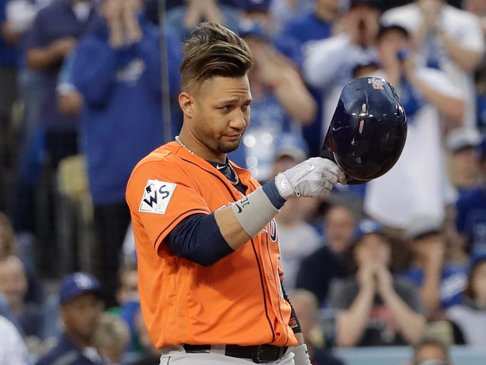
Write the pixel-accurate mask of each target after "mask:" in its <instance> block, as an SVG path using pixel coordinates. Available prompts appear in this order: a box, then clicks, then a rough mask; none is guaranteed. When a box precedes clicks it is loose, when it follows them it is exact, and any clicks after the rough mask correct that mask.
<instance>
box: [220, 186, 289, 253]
mask: <svg viewBox="0 0 486 365" xmlns="http://www.w3.org/2000/svg"><path fill="white" fill-rule="evenodd" d="M275 189H276V187H275V183H274V182H273V181H270V182H267V183H266V184H265V186H264V187H261V188H259V189H257V190H256V191H254V192H253V193H251V194H249V195H248V196H246V197H244V198H243V199H241V200H239V201H237V202H234V203H232V204H230V205H228V206H225V207H223V208H220V209H218V210H216V211H215V212H214V217H215V219H216V223H217V224H218V227H219V229H220V231H221V234H222V236H223V237H224V239H225V240H226V242H227V243H228V245H229V246H230V247H231V248H232V249H233V250H236V249H238V248H239V247H240V246H242V245H243V244H244V243H245V242H247V241H248V240H249V239H250V238H251V237H253V236H255V235H256V234H258V232H259V231H261V230H262V229H263V228H264V227H265V226H266V225H267V224H268V223H269V222H270V220H271V219H272V218H273V217H274V216H275V215H276V214H277V213H278V209H279V208H280V207H281V206H282V205H283V203H284V201H285V200H283V199H282V197H280V196H275V194H278V192H275Z"/></svg>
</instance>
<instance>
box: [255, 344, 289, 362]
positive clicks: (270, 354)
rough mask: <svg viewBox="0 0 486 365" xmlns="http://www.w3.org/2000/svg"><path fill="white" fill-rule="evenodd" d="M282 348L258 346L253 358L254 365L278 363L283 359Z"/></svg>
mask: <svg viewBox="0 0 486 365" xmlns="http://www.w3.org/2000/svg"><path fill="white" fill-rule="evenodd" d="M281 355H282V354H281V353H280V348H278V347H274V346H268V345H260V346H257V348H256V351H255V354H254V356H253V358H252V360H253V362H254V363H257V364H263V363H266V362H272V361H277V360H278V359H279V358H280V357H281Z"/></svg>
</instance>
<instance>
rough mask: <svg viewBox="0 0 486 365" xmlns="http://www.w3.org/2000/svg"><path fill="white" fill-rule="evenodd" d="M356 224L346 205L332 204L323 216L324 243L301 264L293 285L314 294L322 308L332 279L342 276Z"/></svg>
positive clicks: (344, 271) (351, 212) (352, 213)
mask: <svg viewBox="0 0 486 365" xmlns="http://www.w3.org/2000/svg"><path fill="white" fill-rule="evenodd" d="M355 227H356V217H355V214H354V212H353V211H352V210H351V209H350V208H349V207H347V206H346V205H340V204H336V205H332V206H331V207H330V208H329V210H328V211H327V213H326V215H325V218H324V232H325V241H324V242H325V245H323V246H322V247H320V248H318V249H317V250H316V251H315V252H314V253H312V254H311V255H310V256H308V257H306V258H305V259H304V260H303V261H302V263H301V265H300V268H299V271H298V274H297V282H296V287H297V288H302V289H307V290H308V291H310V292H311V293H313V294H314V295H315V296H316V298H317V299H318V301H319V306H321V307H322V306H324V305H325V304H326V301H327V296H328V292H329V287H330V283H331V281H332V280H333V279H336V278H343V277H344V276H345V273H346V264H345V253H346V252H347V250H348V248H349V245H350V243H351V239H352V237H353V233H354V229H355Z"/></svg>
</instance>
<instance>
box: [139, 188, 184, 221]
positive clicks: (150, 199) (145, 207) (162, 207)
mask: <svg viewBox="0 0 486 365" xmlns="http://www.w3.org/2000/svg"><path fill="white" fill-rule="evenodd" d="M176 186H177V185H176V184H174V183H168V182H164V181H159V180H148V181H147V184H146V185H145V188H144V191H143V196H142V201H141V202H140V208H139V211H140V212H142V213H155V214H164V213H165V211H166V210H167V206H168V205H169V202H170V200H171V199H172V195H173V194H174V190H175V188H176Z"/></svg>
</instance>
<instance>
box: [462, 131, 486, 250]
mask: <svg viewBox="0 0 486 365" xmlns="http://www.w3.org/2000/svg"><path fill="white" fill-rule="evenodd" d="M478 155H479V170H480V182H481V183H480V184H479V185H478V187H476V188H475V189H472V190H470V191H468V192H466V193H464V194H462V196H460V197H459V200H458V201H457V203H456V208H457V216H456V226H457V231H458V232H459V233H460V234H461V235H462V236H463V237H464V239H465V242H466V246H467V249H468V251H469V252H470V253H471V254H473V255H476V254H480V253H485V252H486V139H483V141H482V142H481V144H480V145H479V147H478Z"/></svg>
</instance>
